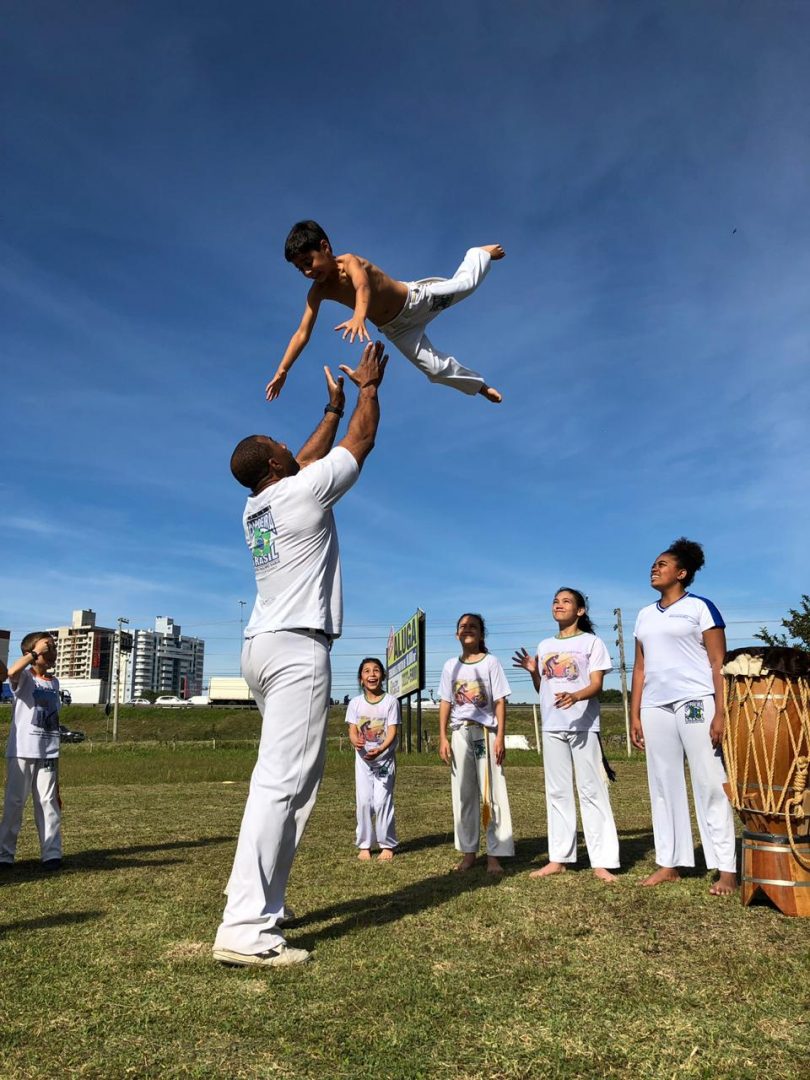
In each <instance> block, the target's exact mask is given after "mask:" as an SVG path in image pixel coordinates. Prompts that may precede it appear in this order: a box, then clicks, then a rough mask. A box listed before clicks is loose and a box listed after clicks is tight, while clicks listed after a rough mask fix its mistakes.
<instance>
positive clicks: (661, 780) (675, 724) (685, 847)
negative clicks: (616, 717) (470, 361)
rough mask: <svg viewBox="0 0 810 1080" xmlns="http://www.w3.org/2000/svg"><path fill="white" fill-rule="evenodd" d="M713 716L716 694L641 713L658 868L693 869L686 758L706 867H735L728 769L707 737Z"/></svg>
mask: <svg viewBox="0 0 810 1080" xmlns="http://www.w3.org/2000/svg"><path fill="white" fill-rule="evenodd" d="M713 718H714V697H712V696H709V697H705V698H701V699H698V700H697V701H687V702H685V703H683V704H681V705H659V706H654V707H647V708H644V707H642V709H641V727H642V731H643V733H644V746H645V749H646V753H647V780H648V781H649V785H650V801H651V803H652V823H653V835H654V836H655V861H656V862H657V863H658V865H659V866H666V867H673V866H694V865H695V849H694V846H693V843H692V825H691V821H690V818H689V799H688V796H687V794H686V776H685V774H684V761H683V759H684V754H686V760H687V761H688V762H689V775H690V776H691V778H692V793H693V795H694V798H695V817H696V818H697V822H698V828H699V830H700V839H701V842H702V844H703V854H704V856H705V858H706V866H707V867H708V868H709V869H710V870H723V871H728V872H729V873H734V872H735V871H736V869H737V848H736V840H735V833H734V814H733V812H732V809H731V803H730V802H729V801H728V798H727V797H726V793H725V792H724V791H723V784H724V783H725V781H726V770H725V769H724V767H723V759H722V758H721V756H720V751H719V749H718V750H715V748H714V747H713V746H712V743H711V739H710V738H709V727H710V726H711V722H712V719H713Z"/></svg>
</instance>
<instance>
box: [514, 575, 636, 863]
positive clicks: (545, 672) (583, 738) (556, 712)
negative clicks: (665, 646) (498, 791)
mask: <svg viewBox="0 0 810 1080" xmlns="http://www.w3.org/2000/svg"><path fill="white" fill-rule="evenodd" d="M551 614H552V616H553V618H554V621H555V622H556V623H557V626H558V627H559V632H558V633H557V634H556V635H555V636H554V637H550V638H545V639H544V640H543V641H541V642H540V644H539V645H538V646H537V653H536V654H535V655H534V656H530V655H529V654H528V652H527V651H526V650H525V649H519V650H518V651H517V652H516V653H515V655H514V657H513V663H514V666H515V667H521V668H523V669H524V670H525V671H528V672H529V674H530V675H531V677H532V682H533V683H534V688H535V690H536V691H537V692H538V694H539V695H540V711H541V713H542V717H543V770H544V774H545V780H546V812H547V817H548V857H549V861H548V863H547V864H546V865H545V866H544V867H542V868H541V869H539V870H533V871H532V873H531V875H530V876H531V877H535V878H540V877H548V876H549V875H550V874H560V873H562V872H563V871H564V870H565V869H566V866H567V865H568V864H569V863H575V862H576V861H577V808H576V803H575V801H574V777H576V786H577V794H578V795H579V807H580V812H581V814H582V830H583V832H584V833H585V845H586V847H587V849H588V858H589V859H590V862H591V867H592V868H593V872H594V875H595V876H596V877H598V878H600V879H601V880H602V881H610V882H612V881H615V880H616V878H615V876H614V875H613V874H611V872H610V871H611V869H615V868H616V867H617V866H618V865H619V837H618V834H617V832H616V823H615V821H614V820H613V811H612V809H611V806H610V798H609V796H608V790H607V779H606V777H605V770H604V768H603V765H602V761H603V754H602V744H601V742H600V739H599V700H598V695H599V694H600V693H601V690H602V682H603V680H604V677H605V673H606V672H608V671H610V669H611V666H612V665H611V662H610V656H609V655H608V651H607V648H606V646H605V643H604V642H603V641H602V639H601V638H599V637H597V636H596V634H594V632H593V629H594V628H593V623H592V622H591V620H590V616H589V615H588V610H587V603H586V600H585V597H584V596H583V595H582V593H581V592H579V591H578V590H577V589H558V590H557V592H556V593H555V595H554V600H553V601H552V604H551Z"/></svg>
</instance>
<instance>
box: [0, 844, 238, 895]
mask: <svg viewBox="0 0 810 1080" xmlns="http://www.w3.org/2000/svg"><path fill="white" fill-rule="evenodd" d="M233 843H234V837H233V836H232V835H228V836H206V837H203V838H201V839H199V840H168V841H166V842H164V843H158V844H132V845H130V847H121V848H90V849H88V850H87V851H78V852H76V854H75V855H65V856H64V857H63V859H62V869H61V871H59V872H58V873H57V874H56V875H54V874H53V873H51V872H49V871H48V870H43V869H42V863H41V862H39V860H37V859H25V860H23V861H21V862H17V863H14V864H13V865H12V866H8V867H7V868H5V870H4V872H3V875H2V877H0V885H12V884H14V883H16V882H20V881H32V880H33V879H35V878H44V877H54V876H56V877H61V876H62V874H66V873H67V874H69V873H71V872H75V871H79V870H128V869H132V868H133V867H141V866H149V867H156V866H172V865H173V864H176V863H182V862H185V861H186V860H185V859H182V858H176V859H172V858H164V859H139V858H134V857H133V856H137V855H144V854H146V853H147V852H149V853H154V852H161V851H166V852H169V851H187V850H189V849H196V848H202V847H209V846H210V845H212V844H233Z"/></svg>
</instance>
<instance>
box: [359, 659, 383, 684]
mask: <svg viewBox="0 0 810 1080" xmlns="http://www.w3.org/2000/svg"><path fill="white" fill-rule="evenodd" d="M366 664H376V665H377V667H378V668H379V669H380V671H381V672H382V677H383V681H385V679H387V678H388V672H387V671H386V670H385V664H384V663H383V662H382V660H378V659H377V657H376V656H367V657H365V659H363V660H361V661H360V667H359V668H358V669H357V681H358V682H360V676H361V675H362V674H363V668H364V667H365V666H366Z"/></svg>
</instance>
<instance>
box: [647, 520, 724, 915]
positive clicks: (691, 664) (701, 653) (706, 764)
mask: <svg viewBox="0 0 810 1080" xmlns="http://www.w3.org/2000/svg"><path fill="white" fill-rule="evenodd" d="M703 562H704V556H703V548H702V547H701V546H700V544H697V543H695V541H694V540H687V539H686V538H685V537H683V536H682V537H680V538H679V539H678V540H675V541H674V543H672V544H670V546H669V547H668V548H667V550H666V551H663V552H662V553H661V554H660V555H658V556H657V558H656V559H655V561H654V562H653V564H652V569H651V571H650V585H651V586H652V587H653V589H655V590H656V591H657V592H659V593H660V594H661V598H660V600H658V601H657V603H655V604H650V605H649V606H648V607H645V608H642V609H641V611H640V612H639V613H638V618H637V619H636V626H635V629H634V631H633V635H634V637H635V639H636V658H635V663H634V665H633V690H632V695H631V699H630V738H631V740H632V742H633V745H634V746H636V747H637V748H638V749H639V750H644V751H646V754H647V779H648V781H649V785H650V801H651V803H652V824H653V835H654V837H655V861H656V862H657V863H658V869H657V870H656V871H655V872H654V873H653V874H651V875H650V876H649V877H648V878H647V879H646V880H645V881H644V882H643V884H644V885H662V884H664V883H665V882H670V881H679V880H680V874H679V873H678V867H679V866H694V865H695V849H694V847H693V845H692V825H691V822H690V819H689V799H688V797H687V794H686V777H685V775H684V755H685V756H686V759H687V761H688V762H689V774H690V776H691V778H692V790H693V792H694V796H695V817H696V818H697V822H698V828H699V829H700V838H701V841H702V843H703V854H704V856H705V857H706V865H707V866H708V867H709V869H716V870H717V871H718V878H717V881H715V882H714V884H713V885H712V886H711V888H710V889H709V892H710V893H711V894H712V895H713V896H727V895H728V894H729V893H732V892H734V890H735V889H736V888H737V852H736V841H735V832H734V814H733V813H732V810H731V803H730V802H729V801H728V799H727V798H726V795H725V792H724V790H723V784H724V783H725V781H726V770H725V768H724V767H723V759H722V756H721V746H722V742H723V729H724V727H725V705H724V691H723V672H722V669H723V658H724V656H725V652H726V635H725V626H726V624H725V623H724V622H723V617H722V615H721V614H720V612H719V611H718V610H717V608H716V607H715V606H714V604H713V603H712V602H711V600H706V599H705V598H704V597H702V596H695V595H694V594H693V593H691V592H688V591H687V590H688V587H689V586H690V585H691V584H692V580H693V578H694V576H695V574H696V573H697V572H698V570H700V568H701V567H702V566H703Z"/></svg>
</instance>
